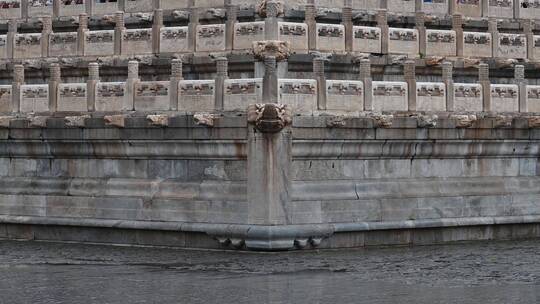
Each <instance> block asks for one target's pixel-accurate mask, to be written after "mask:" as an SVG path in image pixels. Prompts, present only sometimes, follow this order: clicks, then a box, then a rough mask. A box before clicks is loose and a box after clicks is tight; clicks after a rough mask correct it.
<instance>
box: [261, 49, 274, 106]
mask: <svg viewBox="0 0 540 304" xmlns="http://www.w3.org/2000/svg"><path fill="white" fill-rule="evenodd" d="M263 101H264V103H278V76H277V64H276V57H275V56H267V57H266V58H265V59H264V77H263Z"/></svg>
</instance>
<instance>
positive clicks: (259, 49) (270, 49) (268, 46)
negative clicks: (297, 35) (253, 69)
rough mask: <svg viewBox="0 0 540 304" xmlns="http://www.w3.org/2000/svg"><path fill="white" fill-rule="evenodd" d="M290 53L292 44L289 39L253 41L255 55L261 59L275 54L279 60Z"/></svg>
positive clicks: (285, 57)
mask: <svg viewBox="0 0 540 304" xmlns="http://www.w3.org/2000/svg"><path fill="white" fill-rule="evenodd" d="M290 54H291V49H290V44H289V42H287V41H278V40H265V41H255V42H253V55H255V57H256V58H257V59H260V60H264V59H265V58H266V57H269V56H274V57H276V60H277V61H281V60H285V59H287V58H288V57H289V55H290Z"/></svg>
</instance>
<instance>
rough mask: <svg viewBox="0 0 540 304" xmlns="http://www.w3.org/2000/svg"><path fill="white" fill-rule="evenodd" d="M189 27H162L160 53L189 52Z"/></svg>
mask: <svg viewBox="0 0 540 304" xmlns="http://www.w3.org/2000/svg"><path fill="white" fill-rule="evenodd" d="M188 31H189V27H187V26H179V27H162V28H161V29H160V44H159V51H160V53H185V52H188V51H189V43H188Z"/></svg>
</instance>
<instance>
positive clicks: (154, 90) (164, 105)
mask: <svg viewBox="0 0 540 304" xmlns="http://www.w3.org/2000/svg"><path fill="white" fill-rule="evenodd" d="M169 86H170V82H169V81H144V82H137V83H136V84H135V90H134V104H135V110H137V111H159V110H169V108H170V100H171V97H170V95H169V94H170V88H169Z"/></svg>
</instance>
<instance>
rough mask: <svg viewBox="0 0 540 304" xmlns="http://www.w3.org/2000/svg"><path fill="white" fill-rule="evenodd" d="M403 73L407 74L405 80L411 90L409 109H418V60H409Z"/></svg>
mask: <svg viewBox="0 0 540 304" xmlns="http://www.w3.org/2000/svg"><path fill="white" fill-rule="evenodd" d="M403 75H404V76H405V82H407V87H408V90H409V96H408V99H409V104H408V108H409V111H411V112H414V111H416V62H415V61H414V60H407V61H405V64H404V65H403Z"/></svg>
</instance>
